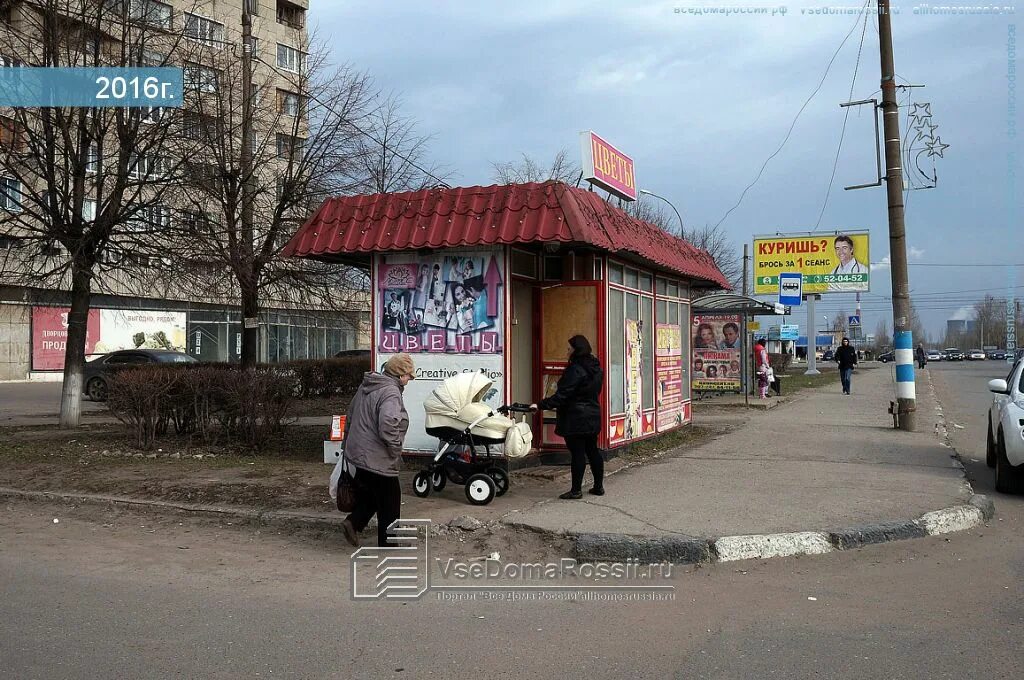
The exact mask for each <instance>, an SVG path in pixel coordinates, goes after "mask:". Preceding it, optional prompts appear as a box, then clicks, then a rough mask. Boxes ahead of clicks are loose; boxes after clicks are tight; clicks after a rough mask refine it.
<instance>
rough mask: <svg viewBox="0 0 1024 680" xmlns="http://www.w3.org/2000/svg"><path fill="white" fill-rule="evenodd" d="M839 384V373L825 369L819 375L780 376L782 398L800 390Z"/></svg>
mask: <svg viewBox="0 0 1024 680" xmlns="http://www.w3.org/2000/svg"><path fill="white" fill-rule="evenodd" d="M837 382H839V371H837V370H835V369H825V370H823V371H822V372H821V374H820V375H804V374H803V373H797V374H795V375H784V376H782V396H783V397H792V396H793V395H795V394H797V393H799V392H800V391H801V390H807V389H814V388H816V387H827V386H829V385H833V384H835V383H837Z"/></svg>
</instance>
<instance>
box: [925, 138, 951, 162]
mask: <svg viewBox="0 0 1024 680" xmlns="http://www.w3.org/2000/svg"><path fill="white" fill-rule="evenodd" d="M927 148H928V157H929V158H931V157H932V156H938V157H939V158H945V156H943V155H942V152H943V151H945V150H946V149H948V148H949V144H943V143H942V137H936V138H935V139H934V140H932V142H931V143H930V144H928V147H927Z"/></svg>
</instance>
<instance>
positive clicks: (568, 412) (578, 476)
mask: <svg viewBox="0 0 1024 680" xmlns="http://www.w3.org/2000/svg"><path fill="white" fill-rule="evenodd" d="M603 384H604V371H603V370H602V369H601V363H600V362H599V361H598V360H597V357H595V356H594V354H593V351H592V350H591V348H590V341H589V340H587V339H586V338H585V337H583V336H582V335H574V336H572V337H571V338H569V365H568V366H566V367H565V371H564V372H563V373H562V377H561V378H559V379H558V389H557V390H556V391H555V393H554V394H553V395H551V396H550V397H548V398H547V399H541V400H540V401H539V402H537V403H536V404H530V408H531V409H533V410H534V411H536V410H538V409H540V410H542V411H548V410H552V409H553V410H554V411H555V412H556V415H557V419H556V420H555V434H557V435H558V436H560V437H562V438H563V439H565V445H566V446H567V447H568V448H569V454H570V456H571V457H572V461H571V470H572V486H571V487H570V488H569V490H568V491H566V492H565V493H563V494H562V495H560V496H559V498H562V499H565V500H576V499H579V498H583V474H584V473H585V472H586V470H587V462H588V461H589V463H590V472H591V474H593V475H594V486H593V488H592V489H590V493H592V494H594V495H595V496H603V495H604V458H602V457H601V452H600V451H598V450H597V433H598V432H600V431H601V405H600V404H599V403H598V401H597V397H598V395H600V394H601V386H602V385H603Z"/></svg>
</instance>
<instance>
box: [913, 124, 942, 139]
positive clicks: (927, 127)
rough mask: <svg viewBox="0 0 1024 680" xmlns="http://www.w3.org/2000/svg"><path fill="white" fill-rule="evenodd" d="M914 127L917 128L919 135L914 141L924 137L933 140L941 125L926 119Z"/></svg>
mask: <svg viewBox="0 0 1024 680" xmlns="http://www.w3.org/2000/svg"><path fill="white" fill-rule="evenodd" d="M914 129H915V130H917V136H916V137H914V141H915V142H918V141H921V140H923V139H927V140H931V139H932V138H933V137H935V131H936V130H938V129H939V126H938V125H932V124H931V123H929V122H927V121H926V122H924V123H922V124H921V125H918V126H917V127H915V128H914Z"/></svg>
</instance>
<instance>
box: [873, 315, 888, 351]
mask: <svg viewBox="0 0 1024 680" xmlns="http://www.w3.org/2000/svg"><path fill="white" fill-rule="evenodd" d="M890 347H892V333H890V332H889V322H888V321H887V320H886V319H879V320H878V324H877V325H876V326H875V351H876V352H882V351H884V350H886V349H888V348H890Z"/></svg>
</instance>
